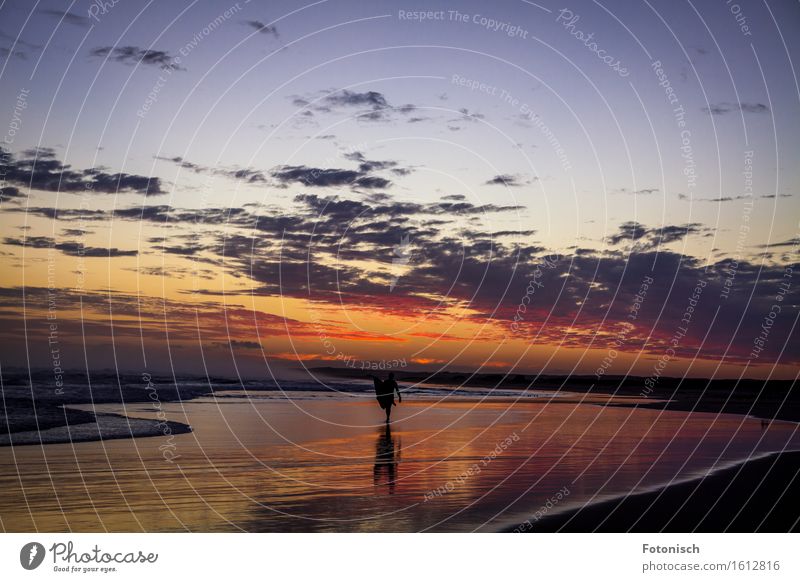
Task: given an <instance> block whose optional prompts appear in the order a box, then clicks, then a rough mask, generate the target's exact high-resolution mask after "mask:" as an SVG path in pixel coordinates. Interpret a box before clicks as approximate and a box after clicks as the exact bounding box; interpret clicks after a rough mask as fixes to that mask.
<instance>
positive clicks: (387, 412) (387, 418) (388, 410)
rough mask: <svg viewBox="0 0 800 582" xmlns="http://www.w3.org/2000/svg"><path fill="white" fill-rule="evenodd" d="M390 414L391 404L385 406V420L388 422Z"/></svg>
mask: <svg viewBox="0 0 800 582" xmlns="http://www.w3.org/2000/svg"><path fill="white" fill-rule="evenodd" d="M390 414H392V407H391V405H390V406H387V407H386V422H389V415H390Z"/></svg>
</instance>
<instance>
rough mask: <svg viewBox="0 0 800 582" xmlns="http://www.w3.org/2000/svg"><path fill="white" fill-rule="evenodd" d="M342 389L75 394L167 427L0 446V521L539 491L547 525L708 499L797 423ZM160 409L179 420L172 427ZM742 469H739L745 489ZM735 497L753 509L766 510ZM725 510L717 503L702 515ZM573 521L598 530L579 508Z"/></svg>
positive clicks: (193, 515) (317, 518)
mask: <svg viewBox="0 0 800 582" xmlns="http://www.w3.org/2000/svg"><path fill="white" fill-rule="evenodd" d="M285 387H289V388H291V387H292V386H290V385H287V386H285ZM337 387H338V388H337V389H336V390H327V391H320V390H314V389H313V388H314V386H313V385H310V384H305V385H300V384H297V385H295V386H294V388H296V390H277V389H276V388H275V387H274V386H271V387H270V386H264V385H258V386H256V387H255V388H261V389H245V390H242V389H234V386H233V385H230V384H226V385H219V386H217V388H218V389H214V390H213V393H210V392H209V390H206V391H205V392H206V393H205V394H204V393H203V390H201V389H199V388H197V389H196V390H194V391H192V390H189V389H188V388H187V390H185V391H184V390H182V391H181V392H182V393H191V394H192V395H193V397H192V398H191V399H184V400H172V399H171V398H170V392H169V391H168V390H166V389H165V390H164V391H163V392H161V391H159V394H162V393H163V394H164V396H165V397H164V399H163V400H160V401H159V402H158V403H157V405H155V404H154V401H153V400H152V399H145V400H142V401H139V402H128V401H125V402H124V403H123V402H119V401H114V399H113V398H108V399H107V401H106V402H104V403H98V404H95V405H87V404H80V403H75V404H71V405H70V406H69V407H70V409H72V410H75V411H77V413H78V414H80V413H84V414H95V415H99V416H100V417H103V418H116V419H117V421H115V422H117V423H118V424H117V425H115V426H116V429H115V430H117V431H119V430H120V425H119V423H128V422H129V421H126V420H125V419H135V423H134V424H136V425H137V426H139V424H138V423H139V422H145V423H147V422H149V423H151V424H152V425H154V426H160V427H161V430H162V432H161V433H159V432H150V433H148V434H150V436H145V435H144V434H133V435H132V436H133V437H134V438H113V439H104V440H101V441H100V440H88V439H87V440H85V441H83V442H75V441H74V440H73V442H67V443H64V442H61V443H59V442H58V441H57V440H53V441H51V442H49V443H48V444H43V445H42V444H39V443H38V442H34V443H31V444H26V445H19V446H14V447H0V466H2V469H3V470H2V472H1V474H2V477H0V491H2V493H0V508H2V517H3V527H4V529H5V530H6V531H33V530H37V531H106V530H107V531H264V532H270V531H281V532H282V531H319V532H331V531H353V532H363V531H387V532H395V531H397V532H416V531H457V532H466V531H484V532H489V531H513V530H514V528H515V527H518V526H519V525H520V524H523V523H525V522H526V521H529V520H530V519H531V517H532V516H534V515H536V514H537V512H539V511H540V509H541V508H542V507H547V505H548V503H549V507H547V511H546V515H545V516H544V517H542V518H541V519H538V520H535V528H534V531H544V530H542V529H540V528H543V527H547V528H554V529H558V527H556V525H555V524H556V523H557V522H556V521H553V522H550V521H549V520H551V519H552V520H558V519H567V518H566V517H564V516H567V515H570V512H574V511H575V510H577V509H578V508H582V507H585V506H587V505H588V506H589V507H590V508H601V509H600V510H601V511H602V508H603V507H607V505H605V504H606V503H608V502H609V500H616V499H620V498H622V497H627V499H632V497H631V494H638V495H636V499H640V498H642V499H643V498H644V497H645V496H647V495H653V494H655V493H656V492H661V491H667V492H670V496H674V495H682V491H683V490H682V489H677V490H676V489H675V487H679V488H680V487H686V486H687V485H688V484H689V483H690V482H693V480H696V479H698V478H700V477H706V476H708V475H711V476H710V477H708V478H707V479H706V480H705V482H704V483H707V485H705V486H704V489H703V492H702V493H703V494H702V495H700V494H698V495H695V496H694V497H693V499H694V501H693V503H694V505H692V506H691V507H692V509H693V510H696V509H697V507H698V504H699V505H700V506H702V504H704V503H709V502H710V500H712V499H716V497H717V496H718V493H719V490H720V488H724V485H725V483H726V480H729V472H728V471H729V470H730V469H728V468H729V467H739V466H742V465H741V464H742V463H743V462H745V461H747V460H748V459H761V458H762V457H763V459H761V460H755V461H751V462H750V463H747V464H745V465H744V466H745V467H749V466H753V467H756V468H755V469H753V471H755V472H756V474H757V473H758V471H759V470H761V469H763V466H762V465H758V463H763V462H765V459H772V458H775V457H774V453H775V452H776V451H782V450H798V449H800V438H799V437H798V435H797V432H796V427H797V424H796V423H793V422H788V421H774V422H771V423H764V422H762V421H761V420H760V419H757V418H754V417H747V416H743V415H736V414H727V413H722V414H720V413H712V412H689V411H683V410H665V409H657V408H650V407H649V402H642V401H641V399H636V398H633V397H630V396H609V395H602V394H586V393H581V392H570V391H559V392H554V391H547V390H537V391H528V392H527V393H525V394H522V393H520V392H519V391H514V390H500V391H497V390H487V389H481V388H465V389H463V390H459V391H457V393H453V391H452V390H450V389H448V388H446V387H441V386H433V385H430V386H406V389H407V392H406V393H405V394H404V398H403V404H402V405H400V406H399V407H397V408H395V410H394V412H393V415H392V424H391V425H390V427H388V429H387V427H386V426H385V425H384V424H383V422H382V420H383V414H382V412H381V411H380V409H379V408H378V407H377V404H376V403H375V400H374V396H373V395H372V393H371V390H370V386H369V385H368V384H367V383H361V384H359V383H342V384H339V385H337ZM250 388H254V387H253V386H251V387H250ZM643 404H648V406H647V407H644V406H642V405H643ZM165 423H169V426H174V427H176V429H177V428H178V427H187V431H184V432H180V431H179V430H175V431H171V432H170V434H166V433H165V432H163V426H164V425H165ZM70 430H73V431H74V427H71V429H70ZM122 431H123V434H118V433H115V435H116V436H118V437H125V436H126V435H125V434H124V424H123V425H122ZM12 436H13V435H12ZM128 436H131V435H128ZM768 455H773V456H768ZM781 459H785V460H780V463H779V466H780V467H781V474H782V475H788V474H789V473H790V472H791V470H792V467H795V468H796V466H797V463H798V457H797V455H784V456H782V457H781ZM752 463H756V465H752ZM762 472H763V471H762ZM753 474H754V473H753V472H752V471H749V472H747V473H746V474H745V476H743V477H741V483H742V487H746V486H747V485H748V484H751V483H752V479H751V477H752V475H753ZM676 483H681V484H677V485H676ZM779 490H780V482H779V481H770V482H769V483H767V484H766V485H765V488H764V489H763V495H762V497H763V498H764V499H766V498H768V496H769V495H772V496H773V497H774V496H775V495H776V494H777V492H778V491H779ZM672 491H678V493H671V492H672ZM669 499H673V497H669ZM553 500H555V501H553ZM640 509H641V506H640V505H635V506H632V507H628V506H625V507H623V508H622V509H620V510H619V511H618V512H617V513H619V514H624V515H625V517H626V519H631V518H632V517H633V516H635V517H642V519H641V520H639V522H638V523H637V524H636V527H639V528H642V531H659V529H661V528H660V527H659V523H660V522H659V521H658V519H657V518H658V515H657V514H656V513H652V512H645V513H642V512H641V511H640ZM746 509H747V513H748V514H749V515H757V514H758V511H760V510H761V509H762V508H761V506H755V505H753V506H748V507H747V508H746ZM637 512H638V513H637ZM782 513H784V514H785V513H786V512H785V511H784V512H782ZM593 515H594V514H593ZM714 515H716V514H714ZM676 523H683V522H676ZM725 523H727V522H725V520H724V516H723V517H719V518H717V517H715V518H714V520H713V521H708V522H706V523H705V524H704V527H709V528H711V530H714V528H715V527H718V528H720V529H722V526H723V525H724V524H725ZM741 523H742V524H749V523H751V522H741ZM770 523H773V522H770ZM546 524H552V525H546ZM570 527H575V528H577V529H576V531H592V530H593V529H594V528H593V527H592V523H591V522H589V521H579V520H575V521H573V522H571V526H570ZM737 527H739V526H737ZM741 527H745V528H746V527H747V525H741ZM770 527H773V526H772V525H770ZM774 527H776V528H779V525H775V526H774Z"/></svg>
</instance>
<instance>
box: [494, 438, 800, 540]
mask: <svg viewBox="0 0 800 582" xmlns="http://www.w3.org/2000/svg"><path fill="white" fill-rule="evenodd" d="M754 484H758V485H757V486H754ZM798 495H800V451H787V452H775V453H768V454H767V455H765V456H763V457H758V458H755V459H751V460H745V461H743V462H741V463H737V464H735V465H733V466H731V467H725V468H722V469H719V470H715V471H712V472H710V473H709V474H708V475H706V476H705V477H697V478H695V479H689V480H686V481H681V482H678V483H674V484H668V485H665V486H663V487H661V488H659V489H656V490H653V491H644V492H641V493H633V494H631V495H628V496H625V497H617V498H614V499H608V500H603V501H598V502H595V503H590V504H588V505H584V506H582V507H578V508H572V509H565V510H564V511H560V512H556V513H553V514H550V515H545V516H543V517H541V518H540V519H538V520H536V521H533V522H530V520H529V522H523V523H522V524H519V525H517V526H514V527H506V528H503V529H502V530H501V531H503V532H506V533H511V532H515V533H558V532H563V533H587V532H601V533H628V532H630V533H654V532H665V533H687V532H711V533H717V532H750V533H752V532H790V531H791V532H796V531H800V506H798V505H797V503H796V499H797V498H798ZM528 523H529V524H530V525H528ZM518 530H519V531H518Z"/></svg>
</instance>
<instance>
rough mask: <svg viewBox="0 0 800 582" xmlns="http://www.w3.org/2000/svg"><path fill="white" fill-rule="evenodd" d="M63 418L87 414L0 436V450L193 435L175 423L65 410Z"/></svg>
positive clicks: (182, 424) (184, 425) (185, 425)
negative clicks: (69, 421)
mask: <svg viewBox="0 0 800 582" xmlns="http://www.w3.org/2000/svg"><path fill="white" fill-rule="evenodd" d="M64 410H65V411H68V412H66V413H65V414H64V415H63V416H64V417H66V416H67V415H71V414H72V413H74V412H77V413H81V412H83V413H84V414H85V415H90V416H91V418H92V419H91V420H86V418H87V417H86V416H83V415H79V416H77V417H78V418H81V419H83V422H78V423H69V424H67V423H66V422H64V423H63V424H53V423H49V425H48V426H47V428H41V429H39V430H17V431H13V432H6V433H5V434H0V447H23V446H32V445H56V444H69V443H86V442H95V441H108V440H114V439H139V438H149V437H160V436H163V437H170V436H172V435H176V434H185V433H189V432H192V427H191V426H189V425H188V424H184V423H182V422H177V421H174V420H168V421H158V420H153V419H147V418H137V417H135V416H125V415H124V414H114V413H110V412H103V413H91V412H85V411H81V410H75V409H69V408H66V407H65V408H64Z"/></svg>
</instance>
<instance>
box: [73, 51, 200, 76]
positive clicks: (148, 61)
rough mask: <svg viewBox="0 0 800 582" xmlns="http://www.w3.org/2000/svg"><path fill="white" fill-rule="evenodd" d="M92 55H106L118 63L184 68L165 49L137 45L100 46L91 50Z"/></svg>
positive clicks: (173, 68)
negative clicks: (158, 49) (159, 49)
mask: <svg viewBox="0 0 800 582" xmlns="http://www.w3.org/2000/svg"><path fill="white" fill-rule="evenodd" d="M89 54H90V55H91V56H93V57H108V58H110V59H111V60H113V61H116V62H118V63H125V64H128V65H138V64H142V65H153V66H157V67H160V68H162V69H170V70H178V71H181V70H185V69H183V68H182V67H180V66H178V65H177V63H176V62H175V60H174V59H175V57H173V56H172V55H170V54H169V53H168V52H166V51H156V50H151V49H145V48H141V47H138V46H118V47H112V46H102V47H97V48H94V49H92V50H91V52H90V53H89Z"/></svg>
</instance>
